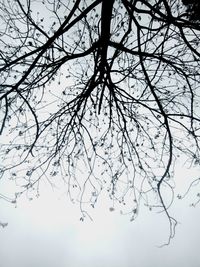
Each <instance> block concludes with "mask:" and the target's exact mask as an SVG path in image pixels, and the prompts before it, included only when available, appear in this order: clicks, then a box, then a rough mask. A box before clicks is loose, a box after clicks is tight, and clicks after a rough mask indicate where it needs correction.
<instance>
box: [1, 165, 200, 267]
mask: <svg viewBox="0 0 200 267" xmlns="http://www.w3.org/2000/svg"><path fill="white" fill-rule="evenodd" d="M191 175H197V176H198V170H196V172H194V171H190V170H186V169H184V168H179V169H177V175H176V176H177V178H176V180H177V181H178V183H179V187H180V186H181V187H182V188H183V189H185V188H184V183H186V182H187V179H188V178H190V176H191ZM181 187H180V191H181ZM192 193H193V192H191V196H192ZM190 198H191V197H188V198H186V199H185V200H182V201H180V200H177V201H175V203H174V206H173V208H172V209H171V212H172V214H174V216H175V217H176V219H177V220H178V221H179V224H178V227H177V230H176V236H175V238H174V239H173V240H172V241H171V244H170V245H169V246H166V247H163V248H158V246H159V245H161V244H162V243H164V242H165V241H166V240H167V236H168V224H167V219H166V217H165V216H164V214H163V215H162V214H159V213H155V212H149V211H147V209H145V208H143V209H141V211H140V215H139V217H138V218H137V219H136V221H134V222H130V221H129V217H128V216H122V215H120V214H119V210H115V211H113V212H110V211H109V205H110V203H109V201H108V200H106V199H105V197H104V196H102V199H100V200H99V205H98V206H97V207H96V209H94V213H93V214H92V217H93V220H94V221H93V222H91V221H90V220H86V221H85V222H80V221H79V217H80V214H79V206H78V205H73V204H70V203H69V202H68V201H67V200H66V197H65V196H64V195H62V194H61V192H54V193H53V192H52V190H51V189H50V187H47V186H44V188H43V189H42V188H41V197H40V198H39V199H36V200H33V201H28V200H27V199H26V197H24V198H22V199H21V200H20V201H19V204H18V207H17V208H14V207H13V206H12V205H9V204H7V203H6V202H3V201H0V214H1V219H2V220H4V221H8V223H9V224H8V226H7V227H5V228H4V229H3V228H1V229H0V267H55V266H56V267H66V266H67V267H81V266H85V267H86V266H87V267H121V266H125V267H160V266H162V267H174V266H178V267H189V266H190V267H199V266H200V254H199V247H200V230H199V221H200V207H199V206H197V207H196V208H193V207H189V203H190Z"/></svg>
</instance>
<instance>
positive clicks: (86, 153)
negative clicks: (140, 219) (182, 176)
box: [0, 0, 200, 241]
mask: <svg viewBox="0 0 200 267" xmlns="http://www.w3.org/2000/svg"><path fill="white" fill-rule="evenodd" d="M183 3H184V4H185V5H184V4H183ZM183 3H182V1H179V0H151V1H147V0H110V1H106V0H93V1H86V0H76V1H69V0H67V1H66V0H65V1H64V0H58V1H55V0H41V1H40V0H38V1H36V0H32V1H31V0H15V1H7V0H0V10H1V17H0V22H1V23H0V25H1V27H0V36H1V38H0V73H1V75H0V81H1V85H0V105H1V110H0V112H1V126H0V132H1V136H2V138H3V141H2V142H1V158H2V159H3V160H2V161H1V177H2V178H1V179H3V178H4V177H5V176H6V173H7V176H8V175H9V177H10V179H13V180H15V182H17V184H18V185H19V186H21V188H22V189H21V190H19V192H17V193H16V198H17V197H18V196H19V195H20V194H22V193H23V192H25V191H26V192H27V191H31V190H36V192H37V190H38V188H39V184H40V181H41V179H48V181H49V182H50V183H51V184H52V185H56V183H57V181H58V180H57V179H58V177H62V179H63V183H65V185H66V188H67V192H68V195H69V197H70V199H71V200H72V201H78V202H79V203H80V209H81V212H82V214H83V217H82V218H81V219H82V220H83V219H84V217H85V216H86V215H87V214H88V213H87V208H86V206H92V207H94V206H95V203H96V202H97V200H98V197H99V195H100V193H101V191H102V190H105V189H106V190H107V191H108V194H109V196H110V198H111V199H112V200H113V207H112V209H114V205H117V204H116V203H121V204H122V205H125V204H126V203H131V204H130V211H129V214H130V216H131V220H133V219H135V217H136V216H137V214H138V210H139V207H140V205H141V203H143V204H145V205H146V206H147V207H148V208H150V209H152V208H157V209H158V210H161V211H163V212H165V214H166V215H167V218H168V220H169V224H170V234H169V241H170V239H171V238H172V237H173V236H174V230H175V226H176V223H177V222H176V220H175V219H174V218H173V217H172V216H171V215H170V212H169V207H170V205H171V204H172V202H173V199H174V194H173V192H174V181H173V171H174V166H175V162H176V159H177V157H179V156H181V155H182V154H183V155H184V156H185V157H186V158H187V161H188V164H191V166H192V165H193V164H199V163H200V155H199V153H200V149H199V133H200V132H199V130H200V115H199V106H198V103H199V100H200V98H199V96H200V94H199V81H200V79H199V78H200V77H199V69H200V61H199V57H200V49H199V41H200V39H199V38H200V25H199V23H198V20H197V19H191V18H190V17H189V15H190V14H191V8H189V9H188V8H187V5H186V4H187V3H186V1H185V0H184V1H183ZM190 6H191V5H190ZM192 10H193V9H192ZM192 12H193V11H192ZM192 14H193V13H192ZM193 16H194V15H193ZM4 138H6V139H4ZM167 189H170V192H171V193H170V196H169V194H168V195H167V196H166V194H163V192H164V191H165V190H167ZM2 197H3V196H2Z"/></svg>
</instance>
